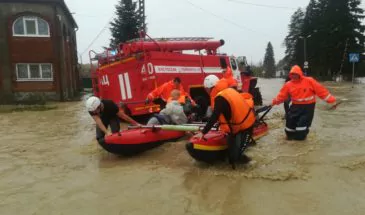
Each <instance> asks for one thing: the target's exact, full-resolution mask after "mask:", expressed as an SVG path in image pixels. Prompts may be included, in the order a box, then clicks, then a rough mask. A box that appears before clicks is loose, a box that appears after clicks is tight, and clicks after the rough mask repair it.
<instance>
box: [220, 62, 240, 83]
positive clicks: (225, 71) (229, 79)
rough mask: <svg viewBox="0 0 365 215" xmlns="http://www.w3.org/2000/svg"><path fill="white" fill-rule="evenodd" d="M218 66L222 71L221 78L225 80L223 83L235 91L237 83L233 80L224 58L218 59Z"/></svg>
mask: <svg viewBox="0 0 365 215" xmlns="http://www.w3.org/2000/svg"><path fill="white" fill-rule="evenodd" d="M220 65H221V68H222V69H223V70H222V74H223V78H222V79H225V81H227V83H228V86H229V87H233V88H235V89H237V86H238V83H237V81H236V80H235V79H234V78H233V72H232V69H231V67H230V66H228V65H227V62H226V59H225V58H224V57H220Z"/></svg>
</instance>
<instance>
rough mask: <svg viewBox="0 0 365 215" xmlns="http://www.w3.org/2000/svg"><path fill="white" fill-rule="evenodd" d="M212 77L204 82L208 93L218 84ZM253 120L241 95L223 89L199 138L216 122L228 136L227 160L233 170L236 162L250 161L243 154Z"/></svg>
mask: <svg viewBox="0 0 365 215" xmlns="http://www.w3.org/2000/svg"><path fill="white" fill-rule="evenodd" d="M213 76H214V75H209V76H207V77H206V78H205V80H204V87H205V89H206V90H207V92H208V93H211V92H212V90H213V89H214V88H215V86H216V85H217V82H218V78H217V77H216V78H213ZM255 120H256V117H255V113H254V110H253V108H252V107H251V106H250V105H249V104H248V103H247V102H246V101H245V99H244V98H243V97H242V96H241V94H240V93H239V92H237V90H235V89H233V88H225V89H223V90H221V91H220V92H218V93H217V94H216V96H215V98H214V108H213V114H212V115H211V117H210V118H209V120H208V122H207V124H206V126H205V127H204V129H203V131H202V132H201V133H200V134H199V136H200V137H201V138H204V135H205V134H206V133H208V132H209V130H210V129H211V128H212V127H213V125H214V124H215V123H216V122H217V121H218V122H219V124H220V126H219V129H220V130H222V131H224V132H226V133H227V134H228V136H227V143H228V159H229V163H230V164H231V165H232V168H235V163H236V162H239V161H240V162H242V163H247V162H249V161H250V158H248V157H247V156H246V155H244V154H243V152H244V150H245V149H246V148H247V144H248V140H249V138H250V137H252V131H253V125H254V123H255Z"/></svg>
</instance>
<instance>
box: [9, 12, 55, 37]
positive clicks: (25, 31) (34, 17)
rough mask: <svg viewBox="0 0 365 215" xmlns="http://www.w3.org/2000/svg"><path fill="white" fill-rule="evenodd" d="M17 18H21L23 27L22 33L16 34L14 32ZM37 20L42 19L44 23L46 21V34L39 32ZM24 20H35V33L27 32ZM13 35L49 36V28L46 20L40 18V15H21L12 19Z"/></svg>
mask: <svg viewBox="0 0 365 215" xmlns="http://www.w3.org/2000/svg"><path fill="white" fill-rule="evenodd" d="M19 19H22V22H23V28H24V34H16V33H15V28H14V27H15V23H16V22H17V21H19ZM38 20H42V21H44V22H45V23H47V27H48V32H47V34H39V27H38ZM26 21H34V22H35V31H36V33H35V34H28V32H27V26H26V24H25V23H26ZM13 36H15V37H50V36H51V34H50V28H49V24H48V22H47V21H46V20H44V19H42V18H40V17H37V16H21V17H19V18H17V19H16V20H14V22H13Z"/></svg>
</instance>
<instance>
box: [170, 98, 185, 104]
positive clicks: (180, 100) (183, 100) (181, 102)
mask: <svg viewBox="0 0 365 215" xmlns="http://www.w3.org/2000/svg"><path fill="white" fill-rule="evenodd" d="M172 101H173V100H172V97H171V96H170V97H169V98H168V99H167V103H170V102H172ZM177 101H178V102H179V103H180V104H185V101H186V96H180V97H179V99H178V100H177Z"/></svg>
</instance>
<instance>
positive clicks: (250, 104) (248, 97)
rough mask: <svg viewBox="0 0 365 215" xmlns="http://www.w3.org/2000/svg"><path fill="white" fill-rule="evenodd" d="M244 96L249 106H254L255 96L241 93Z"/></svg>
mask: <svg viewBox="0 0 365 215" xmlns="http://www.w3.org/2000/svg"><path fill="white" fill-rule="evenodd" d="M241 96H242V98H243V99H244V100H245V101H246V103H247V104H248V106H250V107H251V108H254V105H255V104H254V101H253V96H252V95H251V94H250V93H241Z"/></svg>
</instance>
